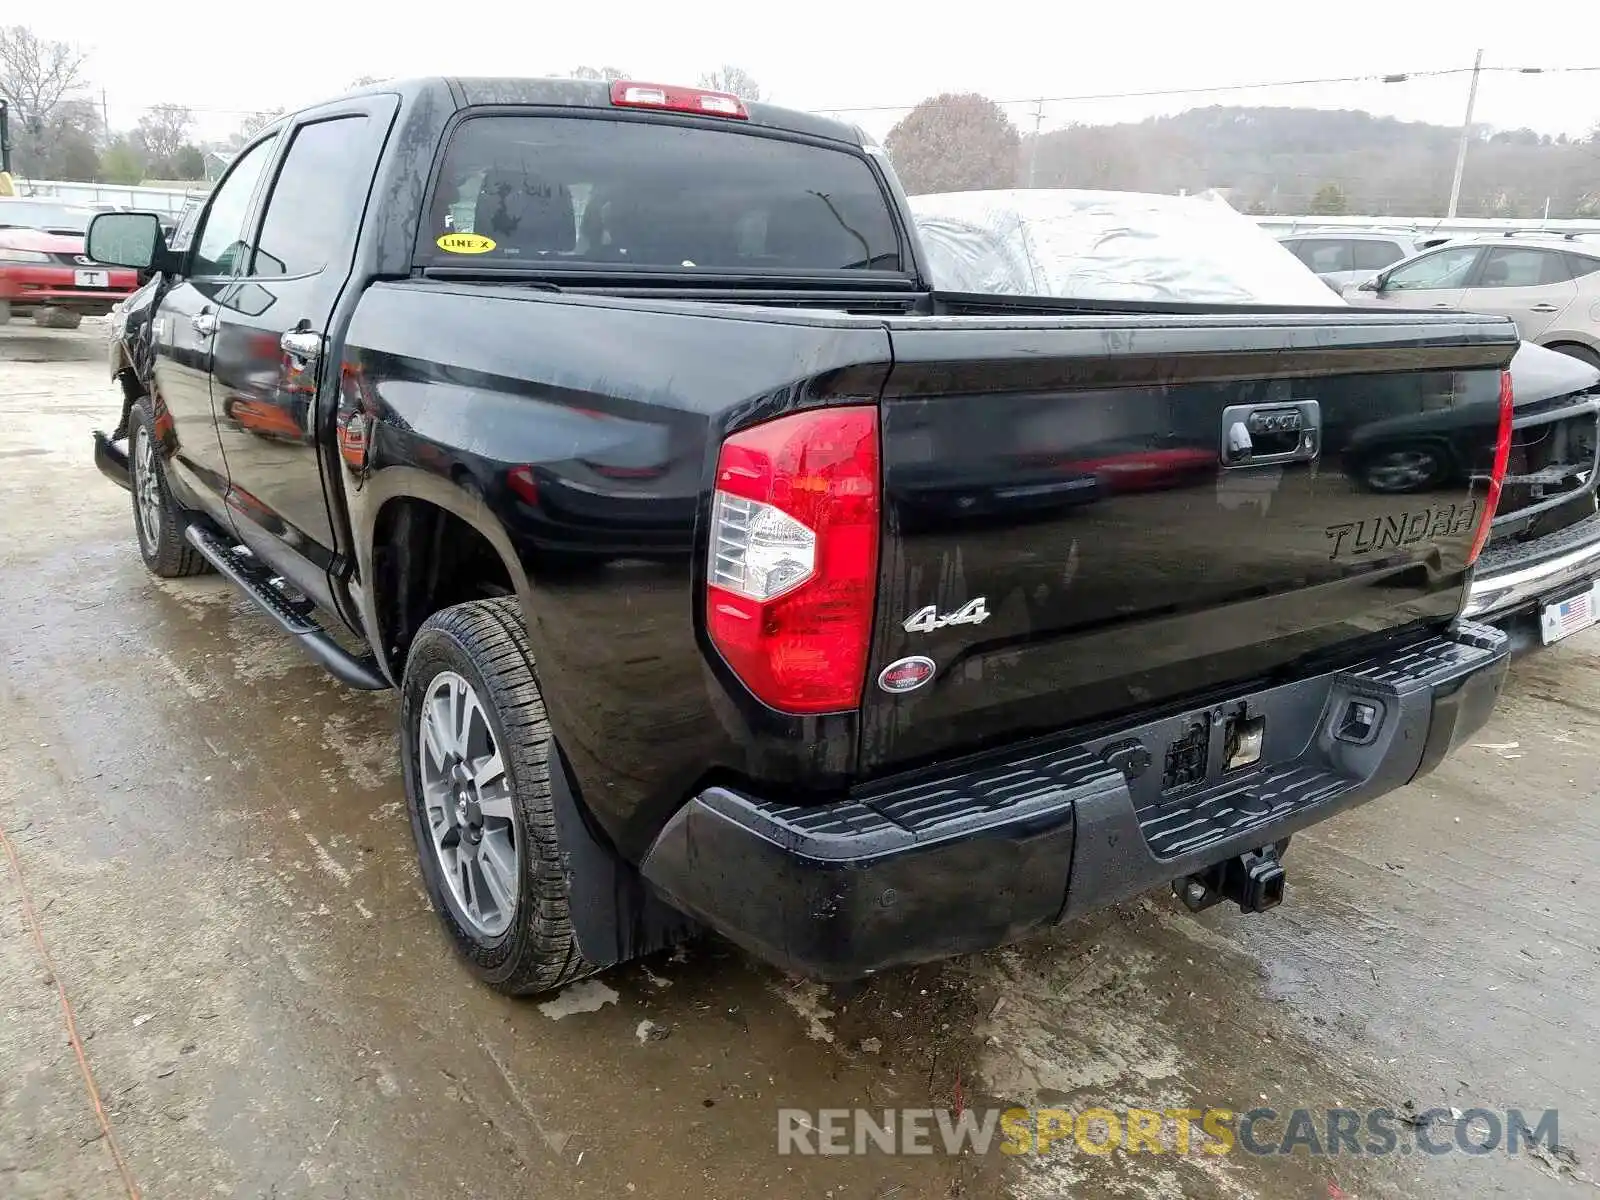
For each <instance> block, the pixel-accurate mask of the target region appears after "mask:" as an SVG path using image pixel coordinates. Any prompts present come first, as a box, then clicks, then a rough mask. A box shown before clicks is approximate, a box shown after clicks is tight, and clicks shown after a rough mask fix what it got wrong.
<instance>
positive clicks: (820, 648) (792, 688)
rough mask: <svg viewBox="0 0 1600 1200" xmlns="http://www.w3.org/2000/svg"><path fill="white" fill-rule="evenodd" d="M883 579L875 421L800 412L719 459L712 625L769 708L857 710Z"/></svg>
mask: <svg viewBox="0 0 1600 1200" xmlns="http://www.w3.org/2000/svg"><path fill="white" fill-rule="evenodd" d="M877 573H878V414H877V410H876V409H872V408H833V409H823V410H819V411H816V412H805V413H796V414H795V415H793V416H789V417H780V418H779V419H777V420H775V421H769V422H767V423H766V424H764V425H756V426H753V427H751V428H749V429H744V430H741V431H740V432H738V433H736V434H734V435H733V436H732V437H730V438H729V439H728V440H727V441H726V442H724V443H723V445H722V453H721V455H720V456H719V457H718V459H717V481H716V493H715V496H714V497H713V500H712V513H711V541H710V549H709V559H708V561H707V564H706V581H707V585H708V587H707V595H706V624H707V628H708V629H709V631H710V634H711V641H712V643H713V644H714V645H715V646H716V648H717V650H718V651H719V652H720V653H721V654H722V657H723V659H724V660H725V661H726V662H727V664H728V666H730V667H731V668H733V671H734V673H735V674H736V675H738V676H739V678H740V679H741V680H742V681H743V682H744V685H745V686H746V687H747V688H749V689H750V691H751V692H752V693H753V694H754V695H755V696H756V697H757V698H758V699H760V700H761V701H762V702H763V703H765V704H767V705H768V706H770V707H772V708H775V709H778V710H780V711H782V712H791V713H821V712H835V711H839V710H842V709H851V708H855V707H856V706H857V705H858V704H860V702H861V689H862V685H863V680H864V678H865V676H866V668H867V649H868V642H869V641H870V639H871V636H872V610H873V605H874V600H875V596H876V591H877Z"/></svg>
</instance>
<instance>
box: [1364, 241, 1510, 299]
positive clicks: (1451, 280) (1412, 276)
mask: <svg viewBox="0 0 1600 1200" xmlns="http://www.w3.org/2000/svg"><path fill="white" fill-rule="evenodd" d="M1479 253H1481V247H1478V246H1446V247H1444V248H1443V249H1440V250H1435V251H1434V252H1433V253H1431V254H1423V255H1419V256H1418V257H1416V258H1413V259H1411V260H1410V261H1409V262H1403V263H1401V264H1400V265H1399V266H1398V267H1395V268H1394V269H1393V270H1391V271H1389V272H1388V274H1386V275H1380V276H1379V277H1378V279H1377V283H1378V284H1379V285H1380V286H1379V290H1378V291H1376V292H1363V291H1359V290H1357V289H1354V288H1350V289H1346V291H1345V298H1346V299H1347V300H1350V301H1352V302H1353V303H1356V304H1365V305H1373V306H1377V307H1382V308H1449V309H1459V308H1460V307H1461V301H1462V299H1463V298H1465V296H1466V294H1467V280H1468V279H1470V278H1471V276H1472V268H1473V264H1475V263H1476V262H1477V261H1478V255H1479Z"/></svg>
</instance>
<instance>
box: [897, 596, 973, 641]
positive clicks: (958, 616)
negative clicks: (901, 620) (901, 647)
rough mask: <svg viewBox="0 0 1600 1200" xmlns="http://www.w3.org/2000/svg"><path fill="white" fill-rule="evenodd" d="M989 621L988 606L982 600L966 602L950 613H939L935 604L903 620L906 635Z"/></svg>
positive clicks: (918, 610) (920, 609)
mask: <svg viewBox="0 0 1600 1200" xmlns="http://www.w3.org/2000/svg"><path fill="white" fill-rule="evenodd" d="M988 619H989V606H988V605H987V604H986V603H984V598H983V597H982V596H979V597H978V598H977V599H975V600H968V601H967V602H966V603H965V604H963V605H962V606H961V607H960V608H958V609H957V610H956V611H955V612H952V613H941V612H940V611H939V606H938V605H937V604H930V605H928V606H927V607H926V608H919V609H917V611H916V612H914V613H912V614H911V615H910V616H909V617H907V618H906V619H905V631H906V632H907V633H932V632H933V631H934V630H935V629H943V628H944V627H945V626H946V625H982V624H983V623H984V622H985V621H987V620H988Z"/></svg>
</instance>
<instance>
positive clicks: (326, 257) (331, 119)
mask: <svg viewBox="0 0 1600 1200" xmlns="http://www.w3.org/2000/svg"><path fill="white" fill-rule="evenodd" d="M394 108H395V100H394V98H393V97H390V96H372V97H363V98H361V99H360V100H357V101H351V102H346V103H343V104H339V105H334V106H329V107H327V108H324V109H319V110H317V111H315V112H314V113H311V114H307V115H305V116H304V117H302V118H301V119H300V120H299V121H298V122H297V123H296V124H295V125H293V126H292V127H290V128H289V129H287V130H285V131H284V134H283V138H284V142H285V145H286V149H285V150H284V153H283V154H282V155H281V156H280V159H279V161H278V162H277V164H276V167H275V170H274V171H273V172H272V175H271V178H270V180H269V181H268V184H267V186H266V189H265V199H264V202H263V206H262V211H261V216H260V220H259V221H258V222H257V227H256V229H257V231H256V233H255V234H254V236H253V237H252V239H251V244H250V247H249V254H248V256H247V260H246V262H245V263H244V265H243V266H242V268H241V272H240V274H239V275H238V276H237V277H236V278H234V279H233V280H232V281H231V283H230V285H229V287H228V289H227V290H226V291H225V292H223V293H222V294H220V295H219V297H218V300H219V303H218V306H217V339H216V352H215V356H214V368H213V374H212V382H211V395H212V400H213V402H214V404H215V406H216V410H217V428H218V431H219V434H220V437H221V442H222V450H223V456H224V458H225V459H226V462H227V467H228V480H229V490H228V506H229V509H230V510H231V515H232V517H233V524H234V528H235V529H236V531H237V532H238V534H239V537H240V538H241V539H242V540H243V541H244V542H245V544H246V545H248V546H249V547H250V548H251V549H252V550H254V551H255V553H257V554H258V555H260V556H261V557H262V558H263V559H265V560H266V561H267V562H270V563H271V564H272V565H273V566H274V567H275V568H276V569H277V570H278V571H279V572H280V573H281V574H283V575H284V576H285V577H287V578H288V579H290V580H291V581H293V582H294V584H295V585H296V586H297V587H299V588H300V590H301V591H303V592H305V593H306V594H307V595H309V596H311V597H313V598H314V599H316V600H317V601H319V602H320V603H322V604H323V605H324V606H325V607H334V606H333V600H332V594H333V593H332V587H331V585H330V583H329V571H330V570H331V569H332V568H333V566H334V561H335V552H336V547H335V537H334V528H333V522H332V519H331V517H330V515H329V507H328V502H327V497H326V494H325V491H324V480H323V469H322V456H321V453H320V446H321V445H322V442H321V440H320V438H319V431H320V429H321V425H322V424H323V423H324V422H323V421H322V418H323V417H324V416H325V415H326V413H325V412H324V410H323V409H322V408H320V407H319V404H318V395H319V387H321V388H323V389H325V390H324V392H323V394H330V393H331V390H332V388H333V386H334V384H336V383H337V381H336V380H332V381H330V378H329V364H328V363H327V362H325V361H324V356H323V355H322V353H321V351H322V347H323V345H324V339H325V337H326V335H327V333H328V329H329V323H330V318H331V316H332V313H333V310H334V306H335V305H336V303H337V302H338V300H339V297H340V295H341V293H342V292H343V291H344V289H345V287H346V285H347V283H348V281H349V279H350V274H351V269H352V264H353V263H354V259H355V250H356V236H357V232H358V230H359V228H360V224H361V214H362V211H363V209H364V207H365V205H366V200H367V193H368V191H369V189H370V188H371V185H372V178H373V173H374V169H375V167H376V164H377V158H378V154H379V152H380V150H381V149H382V146H383V139H384V137H385V135H386V133H387V131H388V126H389V120H390V118H391V117H392V116H393V112H394Z"/></svg>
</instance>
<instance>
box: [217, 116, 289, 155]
mask: <svg viewBox="0 0 1600 1200" xmlns="http://www.w3.org/2000/svg"><path fill="white" fill-rule="evenodd" d="M281 116H283V109H281V108H269V109H265V110H263V111H261V112H253V113H251V114H250V115H249V116H247V117H245V119H244V120H242V121H240V122H239V128H238V129H235V130H234V131H233V132H232V133H231V134H229V135H228V145H229V146H231V147H232V148H233V149H235V150H237V149H238V148H239V147H240V146H243V145H244V144H245V143H246V142H248V141H249V140H250V139H251V138H253V137H255V135H256V134H258V133H260V132H261V131H262V130H263V129H265V128H266V127H267V126H268V125H270V124H272V123H273V122H274V121H276V120H277V119H278V118H279V117H281Z"/></svg>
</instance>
